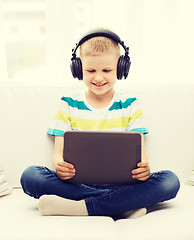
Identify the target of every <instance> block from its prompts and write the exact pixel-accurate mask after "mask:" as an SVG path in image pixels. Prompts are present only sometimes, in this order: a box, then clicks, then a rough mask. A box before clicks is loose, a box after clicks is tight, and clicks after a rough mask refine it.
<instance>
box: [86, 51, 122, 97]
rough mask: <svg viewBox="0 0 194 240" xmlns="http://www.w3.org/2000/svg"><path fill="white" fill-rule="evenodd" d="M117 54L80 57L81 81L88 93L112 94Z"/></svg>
mask: <svg viewBox="0 0 194 240" xmlns="http://www.w3.org/2000/svg"><path fill="white" fill-rule="evenodd" d="M118 58H119V56H118V53H116V51H115V52H111V53H96V54H94V55H92V56H83V57H82V59H81V60H82V70H83V81H84V83H85V85H86V86H87V88H88V91H89V92H90V93H92V94H95V95H98V96H100V95H103V96H105V95H108V94H111V93H113V91H114V89H113V87H114V85H115V83H116V81H117V63H118Z"/></svg>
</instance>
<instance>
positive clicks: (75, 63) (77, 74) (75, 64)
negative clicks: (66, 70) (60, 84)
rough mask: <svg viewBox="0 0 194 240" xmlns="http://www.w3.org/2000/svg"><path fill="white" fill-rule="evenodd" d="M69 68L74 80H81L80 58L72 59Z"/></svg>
mask: <svg viewBox="0 0 194 240" xmlns="http://www.w3.org/2000/svg"><path fill="white" fill-rule="evenodd" d="M70 68H71V73H72V75H73V77H74V78H78V79H79V80H82V79H83V73H82V62H81V59H80V58H74V59H72V61H71V65H70Z"/></svg>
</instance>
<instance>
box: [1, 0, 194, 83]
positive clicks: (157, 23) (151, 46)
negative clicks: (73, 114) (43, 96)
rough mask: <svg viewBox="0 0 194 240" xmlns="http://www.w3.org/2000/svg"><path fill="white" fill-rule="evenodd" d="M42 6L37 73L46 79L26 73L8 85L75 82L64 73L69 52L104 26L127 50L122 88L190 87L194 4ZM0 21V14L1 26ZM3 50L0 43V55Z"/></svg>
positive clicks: (145, 1) (122, 1)
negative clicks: (42, 50) (42, 52)
mask: <svg viewBox="0 0 194 240" xmlns="http://www.w3.org/2000/svg"><path fill="white" fill-rule="evenodd" d="M0 2H2V3H3V2H4V1H2V0H0ZM19 2H20V1H18V3H17V4H19ZM14 3H15V4H16V1H15V2H14ZM45 3H46V4H45V12H46V17H45V19H46V42H45V45H46V64H45V66H44V67H43V68H44V69H42V72H43V71H44V72H45V73H46V74H45V75H44V74H42V72H41V73H40V71H39V70H36V69H29V71H25V73H24V72H23V73H22V71H21V72H20V73H19V74H18V77H17V80H16V79H11V81H15V82H16V81H18V80H21V81H22V79H23V80H24V82H25V84H28V83H29V84H35V85H42V84H43V85H44V84H45V85H47V84H65V85H66V84H67V85H71V84H72V83H75V82H76V80H72V77H71V72H70V68H69V64H70V58H71V50H72V48H73V47H74V46H75V43H76V42H77V41H78V39H79V38H80V37H81V35H82V34H84V33H85V32H86V31H88V30H90V29H91V28H94V27H105V28H109V29H111V30H113V31H115V32H116V33H117V34H118V35H119V36H120V37H121V39H123V40H124V41H125V44H126V45H128V46H129V47H130V57H131V61H132V65H131V70H130V74H129V79H128V81H126V84H127V83H129V84H130V82H133V83H139V84H141V83H155V84H157V83H171V84H173V83H177V82H178V83H193V82H194V73H193V69H192V68H193V55H194V46H193V42H194V28H193V22H194V15H193V12H194V1H193V0H138V1H135V0H71V1H70V0H56V1H52V0H45ZM10 4H11V3H10ZM18 9H19V7H18ZM1 10H2V8H1ZM2 20H3V19H2V15H1V18H0V26H1V25H2V24H3V23H2V22H3V21H2ZM26 34H27V32H26ZM0 35H1V36H2V29H1V28H0ZM0 41H1V40H0ZM2 46H3V43H2V42H0V49H1V51H2V49H3V47H2ZM2 56H4V55H1V66H3V65H2V62H3V57H2ZM4 58H5V57H4ZM5 63H6V60H5V59H4V65H5ZM2 69H4V70H5V69H6V67H3V68H2V67H1V74H2ZM4 75H5V74H4ZM26 79H27V80H26ZM127 85H128V84H127Z"/></svg>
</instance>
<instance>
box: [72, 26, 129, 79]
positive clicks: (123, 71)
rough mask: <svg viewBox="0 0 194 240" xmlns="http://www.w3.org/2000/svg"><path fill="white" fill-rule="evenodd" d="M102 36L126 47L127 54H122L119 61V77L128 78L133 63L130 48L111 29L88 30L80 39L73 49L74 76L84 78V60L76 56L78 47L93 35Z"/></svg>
mask: <svg viewBox="0 0 194 240" xmlns="http://www.w3.org/2000/svg"><path fill="white" fill-rule="evenodd" d="M100 36H102V37H107V38H110V39H112V40H113V41H115V42H117V43H119V44H120V45H121V46H122V47H123V48H124V50H125V55H121V56H120V58H119V60H118V63H117V79H119V80H121V79H122V78H123V77H124V78H125V79H126V78H127V76H128V73H129V69H130V65H131V61H130V57H129V48H128V47H126V46H125V45H124V42H123V41H121V39H120V37H119V36H118V35H117V34H115V33H114V32H111V31H109V30H97V31H91V32H88V33H87V34H85V35H84V36H83V37H82V38H81V39H80V40H79V42H78V43H77V44H76V46H75V48H74V49H72V58H71V65H70V68H71V72H72V75H73V77H74V78H78V79H79V80H82V79H83V72H82V62H81V59H80V58H78V57H76V51H77V49H78V47H79V46H80V45H81V44H82V43H84V42H85V41H87V40H88V39H90V38H93V37H100Z"/></svg>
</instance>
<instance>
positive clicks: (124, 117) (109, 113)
mask: <svg viewBox="0 0 194 240" xmlns="http://www.w3.org/2000/svg"><path fill="white" fill-rule="evenodd" d="M72 130H77V131H120V132H121V131H122V132H126V131H127V132H129V131H133V132H140V133H143V134H146V133H148V129H147V127H146V125H145V122H144V118H143V112H142V109H141V107H140V106H139V104H138V100H137V98H135V97H129V96H127V95H124V94H119V93H117V92H115V93H114V97H113V99H112V101H111V102H110V104H109V105H108V106H107V107H106V108H103V109H95V108H93V107H92V106H91V105H90V104H89V103H88V102H87V99H86V96H85V93H81V94H80V93H74V94H72V95H70V96H68V97H67V96H66V97H62V98H61V102H60V105H59V109H58V110H57V113H56V116H55V118H54V121H53V124H52V126H51V127H50V128H49V129H48V132H47V133H48V134H50V135H54V136H63V135H64V133H65V132H66V131H72Z"/></svg>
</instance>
